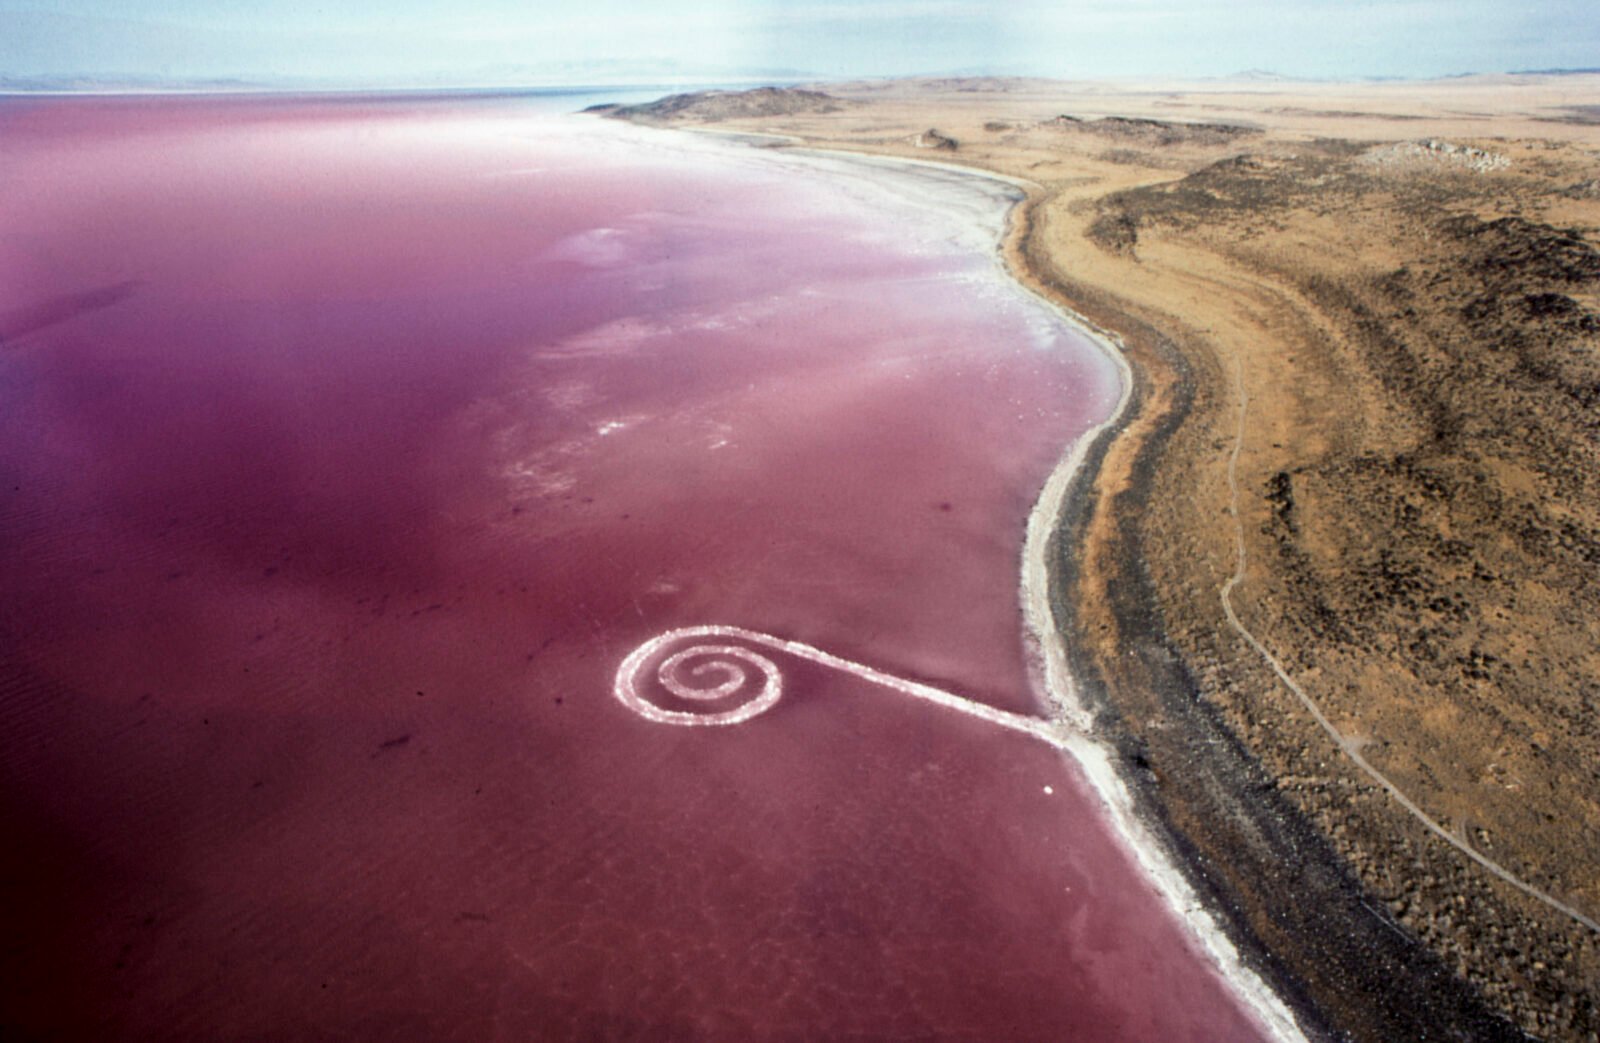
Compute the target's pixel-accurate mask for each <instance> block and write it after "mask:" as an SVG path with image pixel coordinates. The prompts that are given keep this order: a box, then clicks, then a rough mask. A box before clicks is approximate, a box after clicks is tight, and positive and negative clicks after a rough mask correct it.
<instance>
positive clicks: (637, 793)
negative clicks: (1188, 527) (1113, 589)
mask: <svg viewBox="0 0 1600 1043" xmlns="http://www.w3.org/2000/svg"><path fill="white" fill-rule="evenodd" d="M0 198H3V199H4V207H3V208H0V591H3V592H4V595H3V602H0V830H3V831H4V834H5V836H6V837H7V838H8V842H7V843H6V844H5V845H4V852H3V853H0V874H3V875H0V885H3V886H0V893H3V895H4V898H3V899H0V901H3V902H4V903H5V905H6V916H5V919H6V921H7V930H6V932H5V938H4V940H3V941H0V1000H3V1010H0V1026H7V1027H10V1028H11V1029H14V1030H16V1031H18V1032H20V1033H22V1034H27V1035H34V1036H39V1037H63V1038H66V1037H77V1038H127V1039H156V1038H189V1039H202V1038H204V1039H219V1038H258V1039H322V1038H359V1039H462V1040H486V1039H518V1040H521V1039H530V1038H573V1039H649V1040H659V1039H739V1040H748V1039H820V1038H829V1039H840V1038H861V1039H901V1038H919V1039H921V1038H949V1039H974V1040H979V1039H981V1040H994V1039H1017V1040H1024V1039H1041V1040H1043V1039H1049V1040H1063V1039H1065V1040H1073V1039H1082V1040H1163V1041H1172V1040H1182V1039H1196V1040H1198V1039H1229V1040H1237V1039H1246V1038H1252V1037H1255V1036H1257V1035H1259V1030H1258V1029H1257V1028H1256V1027H1255V1026H1254V1024H1253V1023H1252V1022H1251V1021H1250V1019H1249V1018H1248V1017H1247V1015H1245V1014H1244V1013H1243V1011H1242V1008H1241V1006H1240V1004H1239V1002H1238V1001H1237V1000H1236V999H1235V998H1234V996H1233V995H1232V994H1231V993H1230V992H1229V990H1228V988H1227V987H1226V985H1225V984H1224V983H1223V981H1222V980H1221V978H1220V977H1219V975H1218V974H1217V973H1216V972H1215V971H1214V970H1213V969H1212V968H1211V967H1210V966H1209V964H1208V963H1207V962H1206V961H1205V960H1204V959H1203V958H1202V957H1201V956H1200V955H1199V954H1198V953H1197V951H1196V950H1195V948H1194V947H1193V946H1192V945H1191V943H1190V941H1189V939H1188V936H1187V934H1186V932H1185V930H1184V929H1183V927H1182V925H1181V924H1179V923H1178V921H1177V920H1176V918H1175V916H1174V915H1173V914H1172V913H1171V912H1170V911H1169V910H1168V909H1167V908H1165V907H1164V906H1163V905H1162V903H1161V902H1160V900H1159V899H1158V897H1157V895H1156V893H1155V891H1154V890H1153V889H1152V888H1151V887H1150V886H1149V885H1148V884H1147V883H1146V882H1145V881H1144V879H1143V878H1142V877H1141V876H1140V875H1139V873H1138V872H1137V871H1136V869H1135V868H1134V862H1133V859H1132V858H1131V856H1130V855H1129V854H1128V853H1127V852H1126V851H1125V850H1124V849H1123V848H1122V847H1121V845H1120V842H1119V841H1118V839H1117V838H1116V837H1115V836H1114V834H1113V832H1112V831H1111V829H1110V828H1109V827H1108V826H1107V825H1106V824H1105V823H1104V822H1103V821H1102V817H1101V815H1100V813H1099V811H1098V809H1097V805H1096V798H1095V797H1094V795H1093V792H1092V791H1091V790H1090V789H1089V788H1088V786H1087V785H1086V784H1085V783H1084V782H1083V780H1082V779H1081V777H1080V775H1079V773H1078V771H1077V770H1076V768H1075V767H1074V766H1073V764H1072V763H1071V762H1070V761H1069V760H1067V759H1066V758H1065V757H1064V756H1063V755H1062V754H1061V753H1059V752H1057V751H1056V750H1055V749H1053V748H1052V747H1050V746H1049V745H1047V744H1045V743H1043V742H1040V741H1038V740H1037V739H1036V738H1033V737H1030V736H1027V735H1023V734H1019V733H1017V732H1013V731H1007V730H1004V729H1002V728H999V727H996V726H995V725H994V724H992V723H990V722H987V721H983V720H979V719H975V718H973V717H971V716H966V715H963V714H961V713H956V712H952V711H950V710H947V709H944V708H941V707H936V706H932V705H930V704H928V703H925V702H919V701H917V700H914V699H910V698H907V697H905V696H904V695H902V694H899V693H897V692H895V691H892V690H890V689H887V688H885V687H883V686H881V685H875V684H872V683H870V682H869V681H867V680H865V679H863V678H862V677H861V676H858V675H855V674H851V673H849V672H847V671H842V670H838V669H832V668H829V667H827V666H825V665H819V664H817V663H815V662H808V661H804V660H796V659H792V658H790V659H783V657H781V656H778V655H777V654H776V653H773V655H774V658H775V659H782V662H781V663H780V666H781V669H782V673H783V684H784V689H783V698H782V700H781V702H779V703H778V704H777V705H776V706H774V707H773V708H772V709H771V710H770V711H768V712H766V713H764V714H762V715H761V716H759V717H758V718H755V719H752V720H750V721H747V722H745V723H742V724H739V725H737V726H734V727H726V728H715V727H706V728H696V727H674V726H671V725H663V724H660V723H657V722H655V721H652V720H649V719H646V718H645V717H642V716H639V715H637V714H635V713H632V712H630V710H629V709H628V708H627V707H625V706H624V705H622V704H621V703H620V702H619V701H618V700H617V699H615V698H614V697H613V684H614V678H615V676H616V673H617V670H618V667H619V664H621V663H622V661H623V660H624V659H625V657H626V656H627V655H628V654H629V653H630V652H631V651H632V650H633V649H635V648H636V647H638V646H639V645H640V644H641V643H642V642H645V641H647V640H649V639H650V638H652V637H654V636H655V635H657V634H660V633H661V632H663V631H666V630H668V629H671V628H675V627H687V626H695V625H701V624H725V625H731V626H737V627H743V628H749V629H751V630H755V631H760V632H763V633H766V634H771V635H775V636H778V637H781V638H783V639H786V640H792V641H799V642H805V643H807V644H809V645H812V646H815V647H818V648H821V649H825V650H827V651H828V652H829V653H832V654H835V655H838V656H841V657H843V658H845V659H848V660H851V661H854V662H858V663H863V664H869V665H870V666H871V667H873V668H874V669H877V670H881V671H884V672H885V673H887V674H891V675H894V676H896V677H900V678H906V679H910V680H913V681H917V682H922V683H925V684H928V685H932V686H935V687H937V688H939V689H941V690H944V691H948V692H952V693H957V694H959V695H961V696H963V697H965V698H968V699H972V700H975V701H977V702H980V703H984V704H987V705H990V706H993V707H996V708H999V709H1004V710H1008V711H1012V712H1015V713H1019V714H1031V715H1038V714H1042V713H1043V707H1042V706H1041V705H1040V704H1039V701H1038V699H1037V697H1036V696H1035V694H1034V687H1035V686H1034V684H1033V682H1032V679H1031V675H1030V669H1029V665H1028V660H1027V656H1026V654H1025V648H1024V642H1023V630H1024V626H1023V620H1022V617H1021V612H1020V609H1019V607H1018V593H1017V587H1018V575H1019V568H1020V550H1021V546H1022V541H1023V534H1024V525H1025V522H1026V518H1027V515H1028V512H1029V510H1030V508H1031V506H1032V504H1033V501H1034V499H1035V497H1036V496H1037V495H1038V493H1039V489H1040V487H1041V486H1042V485H1043V483H1044V481H1045V479H1046V477H1047V476H1048V475H1049V473H1050V471H1051V470H1052V468H1053V467H1054V466H1055V464H1056V462H1057V460H1058V459H1059V458H1060V457H1061V456H1062V454H1063V452H1064V451H1065V449H1066V447H1067V446H1068V445H1069V444H1070V443H1072V441H1073V440H1074V439H1075V438H1076V437H1077V436H1078V435H1079V434H1081V433H1082V432H1084V431H1086V430H1088V429H1089V428H1091V427H1092V426H1094V425H1095V424H1096V423H1098V422H1100V421H1101V420H1103V419H1104V418H1105V417H1106V416H1108V415H1109V413H1110V411H1111V410H1112V409H1113V408H1114V406H1115V402H1116V400H1117V396H1118V393H1119V384H1118V380H1119V378H1118V374H1117V370H1116V368H1115V367H1114V366H1113V365H1112V364H1111V363H1110V362H1109V361H1108V360H1107V359H1106V358H1105V357H1104V356H1103V355H1101V354H1100V353H1099V352H1098V351H1097V350H1096V349H1095V348H1094V347H1093V346H1092V345H1090V344H1088V343H1086V342H1085V341H1083V340H1081V339H1080V338H1079V337H1078V336H1077V335H1076V334H1075V333H1073V332H1072V331H1071V330H1070V329H1068V328H1067V327H1065V326H1064V325H1063V324H1062V323H1061V322H1060V321H1059V320H1058V319H1057V318H1056V317H1055V316H1054V315H1053V314H1052V313H1051V312H1049V311H1048V310H1047V309H1045V308H1044V307H1043V306H1041V305H1039V304H1038V303H1037V302H1035V301H1033V300H1032V299H1031V298H1029V297H1027V296H1026V295H1024V294H1022V293H1021V292H1020V291H1019V290H1018V289H1017V288H1016V287H1015V286H1013V285H1012V284H1011V283H1010V282H1008V281H1007V280H1006V279H1005V278H1004V276H1003V274H1002V273H1001V272H1000V270H999V269H998V267H997V265H996V262H995V261H994V260H993V258H992V256H991V247H992V243H993V239H994V236H995V234H996V231H997V229H998V228H999V224H1000V221H1001V215H1002V214H1003V211H1004V208H1005V205H1006V202H1007V195H1006V190H1004V189H1003V188H1000V187H996V186H994V185H992V184H989V183H985V182H978V181H975V180H972V179H966V178H961V177H956V176H953V175H945V174H939V173H937V172H925V173H922V174H917V173H914V172H909V171H904V170H902V171H898V172H896V171H892V170H889V169H887V168H881V167H864V166H852V165H850V164H848V163H845V162H842V161H839V160H826V159H816V158H809V159H808V158H805V157H796V156H793V155H784V154H776V153H773V152H770V151H763V150H758V149H753V148H749V147H745V146H740V145H735V144H729V143H721V142H715V141H706V140H699V139H695V138H692V137H690V136H688V135H682V134H668V133H664V132H652V131H645V130H640V129H636V128H630V127H623V126H618V125H614V124H610V123H606V122H603V121H599V120H593V119H578V118H570V117H553V116H549V115H543V114H539V113H535V112H532V111H529V110H527V109H525V108H523V107H520V106H518V105H517V104H515V103H514V102H508V101H505V100H499V101H479V102H472V101H466V100H461V99H456V100H432V101H429V100H416V99H411V100H404V101H401V100H393V99H389V100H385V99H379V98H369V99H357V100H353V101H344V102H334V101H328V100H322V101H319V100H315V99H278V100H271V101H248V100H214V101H177V100H167V101H142V102H141V101H127V100H100V101H95V100H78V101H55V102H20V101H11V102H7V103H4V104H0ZM713 679H715V678H713ZM662 698H663V700H664V702H663V705H669V706H677V707H679V708H687V709H691V710H692V709H695V708H696V704H695V703H694V702H693V701H691V700H677V701H676V702H674V697H672V696H671V695H670V694H669V695H666V696H663V697H662Z"/></svg>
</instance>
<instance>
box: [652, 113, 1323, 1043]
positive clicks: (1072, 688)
mask: <svg viewBox="0 0 1600 1043" xmlns="http://www.w3.org/2000/svg"><path fill="white" fill-rule="evenodd" d="M664 133H672V131H670V130H669V131H665V132H664ZM697 136H699V137H701V138H702V139H708V138H713V137H718V138H722V140H723V143H724V144H725V145H728V146H732V147H738V146H739V144H740V143H739V140H738V138H737V137H735V136H733V135H718V134H714V133H708V134H701V135H697ZM745 137H747V138H748V137H749V136H748V135H747V136H745ZM730 139H731V140H730ZM751 144H752V143H751V142H749V141H746V142H744V147H746V148H750V147H751ZM755 150H756V149H755V148H751V151H755ZM760 152H761V153H763V154H764V155H766V156H771V157H773V158H774V159H779V158H780V157H781V159H782V160H784V161H788V162H793V163H799V164H803V165H805V166H808V167H811V168H812V169H814V170H817V169H824V170H826V171H827V172H829V173H831V174H835V175H838V176H840V177H842V178H843V179H844V180H846V181H855V182H860V181H863V180H864V181H867V182H871V183H873V187H875V188H877V189H879V190H883V189H884V188H885V187H886V186H885V185H884V184H883V182H884V180H885V178H884V176H883V175H885V174H888V175H890V176H891V177H892V178H893V179H894V180H895V181H896V182H897V183H896V184H895V186H894V193H895V195H896V197H897V198H898V199H899V200H900V201H901V202H905V201H907V200H908V198H909V199H910V200H913V201H915V202H916V203H918V204H919V205H922V206H927V207H936V208H938V209H939V210H940V211H942V217H943V219H944V220H945V221H946V222H951V223H953V222H954V221H956V220H959V223H960V225H961V226H962V230H961V231H960V232H959V233H957V234H958V236H959V238H958V239H957V241H958V242H959V243H960V244H961V245H962V246H963V247H970V248H972V249H975V250H980V251H983V252H985V253H987V254H988V256H989V257H990V258H991V260H992V261H993V263H994V264H995V266H996V267H997V268H998V269H999V270H1000V271H1001V272H1002V273H1004V278H1005V280H1006V281H1007V282H1008V283H1009V284H1010V285H1011V286H1013V287H1015V288H1016V290H1017V291H1018V292H1019V293H1021V294H1023V295H1025V296H1026V297H1027V298H1028V299H1029V300H1030V301H1032V302H1033V303H1034V304H1036V305H1037V306H1038V307H1040V308H1043V309H1046V310H1047V311H1048V312H1049V313H1050V314H1051V315H1052V316H1053V317H1054V318H1055V320H1056V321H1057V322H1059V323H1061V324H1062V325H1064V326H1066V327H1068V328H1070V329H1072V330H1073V331H1074V332H1076V333H1077V334H1078V335H1079V336H1081V337H1082V338H1084V339H1085V340H1087V341H1089V342H1090V343H1092V344H1093V345H1095V346H1096V347H1097V348H1099V350H1100V351H1101V352H1103V353H1104V354H1105V356H1106V358H1108V359H1109V360H1110V361H1111V362H1112V363H1113V364H1114V365H1115V366H1116V367H1117V370H1118V372H1119V374H1120V382H1121V392H1120V396H1119V398H1118V401H1117V403H1116V406H1115V408H1114V409H1113V410H1112V411H1111V413H1110V414H1109V415H1108V416H1107V417H1106V418H1105V419H1104V420H1103V421H1101V422H1100V423H1099V424H1097V425H1096V426H1095V427H1093V428H1091V429H1090V430H1088V431H1086V432H1084V433H1083V434H1082V435H1080V436H1079V437H1078V438H1077V439H1075V440H1074V441H1073V442H1072V444H1070V445H1069V446H1067V447H1066V451H1065V453H1064V454H1063V455H1062V457H1061V458H1060V460H1059V461H1058V462H1057V463H1056V466H1055V468H1054V469H1053V470H1052V471H1051V473H1050V476H1049V478H1048V479H1047V480H1046V481H1045V484H1044V487H1043V489H1041V490H1040V493H1039V496H1038V499H1037V500H1036V501H1035V503H1034V506H1033V509H1032V511H1031V512H1030V513H1029V516H1028V523H1027V534H1026V538H1025V539H1024V542H1023V548H1022V569H1021V587H1020V595H1021V603H1022V613H1023V618H1024V621H1025V623H1026V626H1027V631H1028V633H1027V635H1026V638H1027V641H1028V644H1029V647H1030V651H1031V653H1032V654H1033V656H1034V658H1035V663H1034V664H1033V665H1034V672H1035V676H1036V685H1037V686H1038V688H1039V691H1038V692H1037V693H1036V694H1037V695H1039V696H1040V697H1041V698H1042V700H1043V701H1044V702H1045V703H1046V705H1047V707H1048V709H1049V712H1050V714H1051V716H1052V717H1053V718H1054V719H1055V720H1056V721H1057V722H1058V723H1060V724H1063V725H1066V726H1067V731H1068V737H1067V738H1066V739H1065V740H1064V741H1063V742H1061V743H1060V745H1061V746H1062V747H1063V748H1064V749H1065V750H1066V751H1067V752H1068V753H1070V754H1071V756H1072V757H1073V759H1074V760H1075V761H1076V762H1077V764H1078V767H1079V768H1080V770H1081V771H1082V772H1083V775H1084V777H1085V779H1087V781H1088V782H1089V784H1090V786H1091V787H1093V789H1094V791H1095V793H1096V795H1097V796H1098V797H1099V799H1100V803H1101V805H1102V806H1103V808H1104V810H1105V813H1106V815H1107V816H1108V818H1109V819H1110V821H1111V823H1112V825H1113V826H1114V828H1115V829H1116V830H1117V832H1118V833H1119V834H1120V835H1121V836H1122V839H1123V841H1124V843H1125V844H1126V845H1127V847H1128V849H1129V850H1130V851H1131V852H1132V854H1133V855H1134V857H1135V858H1136V860H1137V861H1138V863H1139V865H1140V867H1141V868H1142V869H1143V870H1144V873H1145V875H1146V877H1147V879H1148V880H1149V882H1150V883H1151V884H1152V885H1153V886H1154V888H1155V889H1156V891H1157V892H1158V893H1159V894H1160V895H1161V897H1162V898H1163V899H1164V900H1165V901H1166V903H1167V904H1168V906H1169V907H1170V908H1172V909H1173V910H1174V911H1175V912H1176V913H1177V914H1178V917H1179V919H1180V920H1181V921H1182V923H1183V924H1184V925H1185V927H1186V928H1187V929H1188V931H1189V933H1190V935H1191V937H1192V939H1193V941H1194V943H1195V944H1196V945H1197V946H1198V948H1199V949H1200V951H1201V952H1203V953H1204V954H1205V955H1206V956H1207V957H1208V958H1209V959H1210V960H1211V961H1212V962H1213V964H1214V965H1215V966H1216V967H1217V969H1218V971H1219V972H1220V973H1221V975H1222V976H1223V978H1224V979H1225V980H1226V981H1227V982H1228V983H1229V985H1230V986H1231V988H1232V989H1233V991H1234V992H1235V994H1236V995H1237V996H1238V998H1239V999H1240V1001H1241V1002H1242V1003H1243V1004H1244V1005H1245V1007H1246V1008H1247V1009H1248V1010H1249V1011H1250V1013H1251V1014H1252V1015H1253V1017H1254V1018H1255V1019H1256V1021H1257V1022H1258V1023H1259V1025H1260V1026H1261V1028H1262V1029H1263V1030H1264V1031H1265V1032H1267V1033H1268V1034H1269V1035H1271V1036H1272V1037H1273V1038H1275V1039H1280V1040H1304V1039H1305V1038H1306V1036H1305V1034H1304V1033H1303V1032H1302V1030H1301V1028H1300V1026H1299V1023H1298V1022H1297V1020H1296V1019H1295V1017H1294V1014H1293V1012H1292V1011H1291V1010H1290V1009H1289V1007H1288V1005H1287V1004H1285V1003H1284V1002H1283V1000H1282V999H1281V998H1280V997H1279V996H1278V995H1277V993H1276V992H1275V991H1273V989H1272V988H1271V987H1270V986H1269V985H1268V984H1267V982H1266V981H1265V980H1264V979H1263V978H1262V977H1261V976H1260V975H1259V974H1257V973H1256V971H1255V970H1254V969H1252V968H1251V967H1249V966H1247V965H1246V964H1245V962H1244V960H1243V959H1242V958H1241V956H1240V954H1239V951H1238V949H1237V948H1236V947H1235V946H1234V944H1233V942H1232V941H1231V940H1230V939H1229V938H1228V935H1227V933H1226V932H1225V931H1224V930H1223V928H1222V926H1221V924H1220V923H1219V922H1218V920H1217V917H1216V915H1215V914H1214V913H1213V911H1212V910H1211V909H1210V907H1208V906H1207V905H1206V903H1205V902H1204V901H1202V900H1201V898H1200V896H1199V894H1198V893H1197V892H1196V891H1195V889H1194V887H1193V886H1192V885H1191V884H1190V882H1189V879H1188V877H1187V876H1186V875H1185V874H1184V872H1183V870H1182V869H1181V868H1180V856H1179V855H1178V854H1177V853H1176V852H1175V851H1174V850H1173V848H1172V845H1171V844H1170V843H1168V842H1167V841H1166V840H1165V839H1164V838H1163V837H1162V835H1161V834H1159V833H1158V832H1157V830H1156V829H1155V828H1154V827H1153V826H1152V824H1151V823H1149V822H1147V821H1145V819H1144V817H1143V816H1141V815H1140V814H1139V813H1138V810H1137V806H1136V804H1135V802H1134V799H1133V794H1132V791H1131V790H1130V788H1129V784H1128V780H1127V779H1126V778H1125V777H1124V775H1123V773H1122V771H1121V769H1120V768H1119V766H1118V762H1117V758H1116V756H1115V755H1114V753H1113V751H1112V750H1111V749H1109V748H1108V747H1107V746H1106V745H1104V744H1103V743H1101V742H1099V741H1098V740H1097V739H1096V738H1095V736H1094V733H1093V726H1092V715H1091V714H1090V712H1089V710H1088V708H1087V707H1086V706H1085V705H1084V704H1083V702H1082V699H1081V697H1080V696H1079V693H1078V685H1077V683H1076V680H1075V678H1074V677H1073V674H1072V671H1071V668H1070V666H1069V661H1068V658H1067V649H1066V642H1065V640H1064V638H1063V637H1062V635H1061V633H1060V631H1059V629H1058V628H1057V627H1056V625H1055V618H1054V613H1053V612H1052V611H1051V608H1050V562H1049V553H1050V547H1051V544H1052V542H1053V540H1054V538H1055V536H1056V531H1057V527H1058V525H1059V522H1060V519H1061V518H1062V516H1063V513H1064V508H1065V506H1066V499H1067V497H1068V495H1070V493H1071V492H1072V489H1073V485H1074V479H1075V478H1076V477H1077V475H1078V472H1079V471H1080V470H1081V469H1082V468H1083V466H1084V461H1085V459H1086V458H1087V457H1088V454H1089V451H1090V449H1091V448H1093V447H1094V445H1095V444H1096V442H1097V441H1098V440H1099V439H1101V438H1103V437H1107V436H1108V435H1109V434H1110V433H1111V432H1113V431H1114V430H1115V429H1116V427H1117V425H1118V424H1119V423H1120V422H1121V419H1122V416H1123V414H1124V412H1125V411H1126V410H1127V407H1128V402H1129V400H1130V398H1131V396H1132V391H1133V372H1132V370H1131V368H1130V367H1129V365H1128V361H1127V358H1126V357H1125V355H1124V354H1123V351H1122V340H1121V338H1120V337H1119V336H1118V335H1117V334H1115V333H1114V332H1111V331H1109V330H1105V329H1101V328H1100V327H1098V326H1096V325H1094V324H1093V323H1091V322H1090V321H1089V320H1087V319H1085V318H1084V317H1083V316H1081V315H1078V314H1076V313H1075V312H1072V311H1071V310H1069V309H1067V308H1066V307H1064V306H1062V305H1061V304H1059V303H1057V302H1055V301H1053V300H1050V299H1049V298H1047V297H1045V296H1043V295H1042V294H1041V293H1039V292H1038V291H1037V290H1035V289H1034V288H1033V287H1031V286H1028V285H1027V284H1026V283H1025V282H1023V281H1022V280H1021V279H1020V278H1018V276H1017V273H1015V272H1013V271H1011V269H1010V268H1009V266H1007V265H1006V263H1005V260H1004V244H1005V239H1006V236H1007V235H1008V233H1009V230H1010V221H1011V219H1012V215H1013V214H1014V212H1015V210H1016V207H1017V206H1018V205H1019V204H1021V203H1022V202H1023V200H1024V199H1025V190H1026V189H1027V188H1028V187H1029V183H1028V182H1025V181H1021V180H1019V179H1012V178H1007V177H1005V176H1003V175H1000V174H995V173H991V172H988V171H981V170H975V169H972V168H969V167H963V166H957V165H954V164H949V163H937V162H931V161H926V160H919V159H906V158H900V157H892V156H875V155H868V154H864V153H856V152H845V151H839V150H829V149H808V148H784V149H782V150H781V151H780V150H775V149H771V148H761V149H760ZM958 215H959V216H958Z"/></svg>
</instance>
